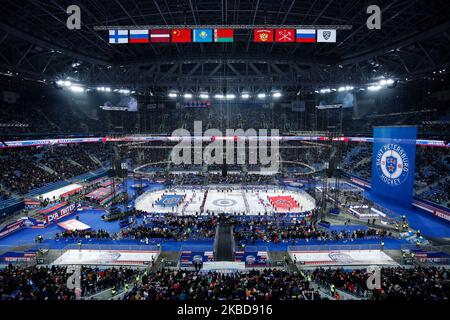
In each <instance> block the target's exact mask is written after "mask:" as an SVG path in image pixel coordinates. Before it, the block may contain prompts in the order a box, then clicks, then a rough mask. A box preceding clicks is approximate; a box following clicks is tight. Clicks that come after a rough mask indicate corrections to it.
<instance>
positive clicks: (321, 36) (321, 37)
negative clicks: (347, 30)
mask: <svg viewBox="0 0 450 320" xmlns="http://www.w3.org/2000/svg"><path fill="white" fill-rule="evenodd" d="M317 42H336V30H332V29H329V30H317Z"/></svg>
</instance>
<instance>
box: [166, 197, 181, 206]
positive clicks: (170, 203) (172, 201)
mask: <svg viewBox="0 0 450 320" xmlns="http://www.w3.org/2000/svg"><path fill="white" fill-rule="evenodd" d="M163 204H164V205H165V206H174V205H177V204H178V199H177V198H166V199H163Z"/></svg>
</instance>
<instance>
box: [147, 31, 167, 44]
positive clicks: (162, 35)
mask: <svg viewBox="0 0 450 320" xmlns="http://www.w3.org/2000/svg"><path fill="white" fill-rule="evenodd" d="M150 42H170V32H169V30H166V29H154V30H150Z"/></svg>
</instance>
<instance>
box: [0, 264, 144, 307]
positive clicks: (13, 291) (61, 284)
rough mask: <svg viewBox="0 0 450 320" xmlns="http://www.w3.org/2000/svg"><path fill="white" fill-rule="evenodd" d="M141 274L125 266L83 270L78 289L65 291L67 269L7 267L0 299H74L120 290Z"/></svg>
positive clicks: (0, 282) (2, 271) (0, 275)
mask: <svg viewBox="0 0 450 320" xmlns="http://www.w3.org/2000/svg"><path fill="white" fill-rule="evenodd" d="M140 273H141V272H140V271H139V270H136V269H131V268H124V267H120V268H105V269H99V268H90V267H82V269H81V281H80V284H81V288H80V290H77V289H68V286H67V280H68V278H69V276H70V274H69V273H68V272H67V267H61V266H50V267H47V266H15V265H8V266H6V267H5V268H3V269H0V300H63V301H66V300H74V299H76V298H79V297H83V296H88V295H91V294H94V293H96V292H98V291H101V290H104V289H108V288H115V289H116V290H118V289H120V288H123V287H125V286H127V285H128V283H131V282H133V281H134V279H135V277H136V276H139V275H140ZM73 284H75V282H74V283H73Z"/></svg>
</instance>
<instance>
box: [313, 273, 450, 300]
mask: <svg viewBox="0 0 450 320" xmlns="http://www.w3.org/2000/svg"><path fill="white" fill-rule="evenodd" d="M312 276H313V279H314V280H316V281H317V282H319V283H320V284H322V285H325V286H328V287H331V288H337V289H340V290H343V291H346V292H348V293H351V294H353V295H355V296H359V297H365V298H370V299H375V300H448V299H449V298H450V283H449V280H448V279H449V276H450V274H449V271H448V270H447V269H445V268H438V267H426V268H424V267H414V268H404V267H393V268H381V278H380V279H381V288H380V289H373V290H369V289H367V279H368V277H369V273H368V272H367V270H366V269H354V270H351V271H345V270H343V269H336V270H333V269H323V268H319V269H316V270H315V271H314V272H313V274H312ZM331 291H333V289H332V290H331Z"/></svg>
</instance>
